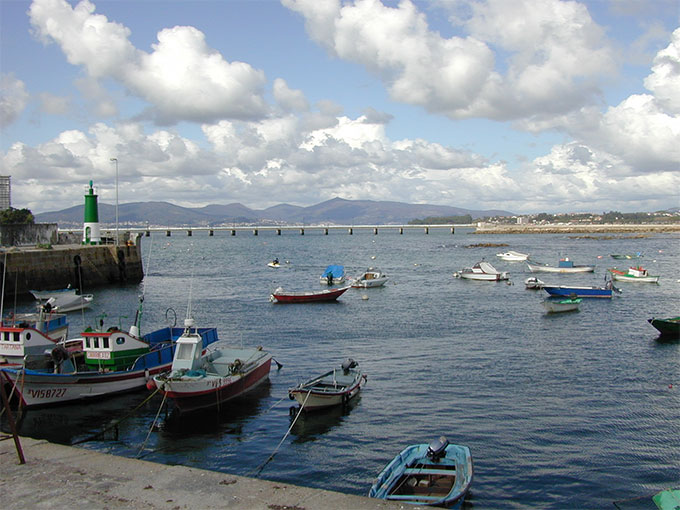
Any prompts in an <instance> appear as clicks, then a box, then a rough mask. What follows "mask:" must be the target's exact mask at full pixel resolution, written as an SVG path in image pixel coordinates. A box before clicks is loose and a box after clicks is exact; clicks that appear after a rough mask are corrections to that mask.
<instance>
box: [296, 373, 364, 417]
mask: <svg viewBox="0 0 680 510" xmlns="http://www.w3.org/2000/svg"><path fill="white" fill-rule="evenodd" d="M363 382H364V378H363V377H362V378H360V379H359V380H358V381H357V383H356V384H355V385H353V386H352V387H351V388H347V389H346V390H343V391H339V392H335V393H320V392H315V391H309V390H304V389H295V390H291V391H290V393H289V394H290V396H291V397H292V398H293V399H295V401H296V402H297V403H298V404H300V405H301V406H304V410H305V411H318V410H319V409H325V408H328V407H333V406H339V405H346V404H348V403H349V401H350V400H352V399H353V398H354V397H356V396H357V395H358V394H359V391H361V386H362V384H363ZM308 394H309V396H308Z"/></svg>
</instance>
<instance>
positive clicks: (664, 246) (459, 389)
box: [3, 229, 680, 509]
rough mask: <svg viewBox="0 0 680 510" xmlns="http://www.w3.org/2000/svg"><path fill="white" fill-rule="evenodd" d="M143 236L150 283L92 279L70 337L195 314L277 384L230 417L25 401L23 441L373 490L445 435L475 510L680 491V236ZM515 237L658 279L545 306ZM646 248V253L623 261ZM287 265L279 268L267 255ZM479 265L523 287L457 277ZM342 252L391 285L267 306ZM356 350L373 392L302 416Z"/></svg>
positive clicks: (560, 505)
mask: <svg viewBox="0 0 680 510" xmlns="http://www.w3.org/2000/svg"><path fill="white" fill-rule="evenodd" d="M142 243H143V244H142V251H143V257H144V265H145V272H146V276H145V278H144V280H143V282H142V283H141V284H139V285H128V286H115V287H111V288H97V289H84V291H86V292H88V293H89V292H92V293H94V295H95V298H94V303H93V305H92V307H91V308H90V309H89V310H87V311H84V312H74V313H71V314H69V320H70V324H71V331H72V333H73V334H76V333H77V331H79V330H81V329H82V328H83V327H86V326H88V325H92V324H95V323H98V322H99V320H101V319H103V320H104V321H105V324H106V325H109V326H111V325H116V326H121V327H124V328H127V327H128V326H129V325H130V324H131V323H132V321H133V319H134V313H135V310H136V307H137V304H138V297H139V296H140V295H143V296H144V302H143V311H144V313H143V319H142V328H141V329H142V333H144V332H148V331H151V330H153V329H156V328H159V327H163V326H165V325H167V324H173V323H176V324H177V325H180V326H181V325H182V323H183V319H184V318H185V317H186V315H187V313H190V314H191V315H192V316H193V317H194V318H195V320H196V324H197V325H198V326H199V327H209V326H213V327H216V328H217V329H218V333H219V336H220V338H221V340H222V341H223V342H226V343H230V344H233V345H237V346H241V345H243V346H258V345H261V346H262V347H263V348H264V349H266V350H268V351H270V352H271V353H272V354H273V355H274V357H275V359H276V360H277V361H278V362H279V363H280V364H281V365H283V367H282V368H281V369H277V368H276V365H274V364H273V365H272V371H271V373H270V380H269V383H267V384H265V385H263V386H261V387H259V388H258V389H257V390H256V391H255V392H253V393H252V394H251V395H250V396H249V397H248V398H244V399H240V400H238V401H234V402H233V403H232V405H230V406H228V409H226V410H223V411H222V412H221V413H219V414H216V413H207V414H201V415H199V416H194V417H191V416H190V417H180V418H178V417H177V416H176V415H175V414H174V413H172V412H170V411H171V409H172V405H171V404H170V406H169V407H168V406H165V409H161V403H162V402H163V400H162V398H161V397H160V395H156V396H154V397H153V398H151V399H150V400H147V398H148V396H149V394H150V392H149V391H148V390H146V389H143V390H141V391H139V392H135V393H132V394H128V395H123V396H119V397H115V398H110V399H106V400H102V401H99V402H96V403H89V404H87V405H80V404H75V405H69V406H63V407H57V408H47V409H39V410H32V411H28V412H27V413H25V415H24V416H23V418H22V421H21V423H20V426H21V433H22V434H25V435H30V436H33V437H38V438H47V439H49V440H52V441H55V442H59V443H64V444H76V443H77V444H79V445H80V446H81V447H84V448H89V449H93V450H97V451H103V452H107V453H113V454H116V455H121V456H126V457H139V458H143V459H145V460H148V461H152V462H158V463H163V464H179V465H184V466H192V467H197V468H205V469H211V470H217V471H221V472H224V473H231V474H237V475H244V476H257V477H261V478H264V479H268V480H275V481H280V482H285V483H291V484H299V485H304V486H310V487H318V488H323V489H330V490H336V491H341V492H346V493H352V494H361V495H365V494H367V493H368V490H369V488H370V486H371V483H372V482H373V480H374V479H375V477H376V476H377V474H378V473H379V472H380V470H381V469H382V468H383V467H384V466H385V465H386V464H387V463H388V462H389V461H390V460H391V459H392V458H393V457H394V456H395V455H396V454H397V453H398V452H399V451H401V450H402V449H403V448H404V447H405V446H406V445H409V444H413V443H429V442H430V441H431V440H433V439H436V438H438V437H439V436H441V435H445V436H446V437H447V438H448V439H449V441H450V442H452V443H456V444H463V445H466V446H468V447H469V448H470V450H471V452H472V456H473V461H474V482H473V485H472V491H471V493H470V496H469V498H468V502H467V503H466V507H467V508H472V507H474V508H478V509H501V508H503V509H508V508H522V509H527V508H530V509H531V508H541V509H544V508H547V509H567V508H583V509H590V508H592V509H595V508H610V507H611V508H613V505H612V502H613V501H615V500H621V499H626V498H634V497H638V496H642V495H645V494H651V493H654V492H656V491H658V490H661V489H664V488H668V487H671V486H678V485H680V419H679V417H680V344H679V343H678V342H677V341H670V342H664V341H659V340H658V339H657V337H658V335H657V331H656V330H655V329H654V328H653V327H651V325H650V324H648V322H647V319H648V318H651V317H655V316H656V317H668V316H677V315H680V271H679V266H680V264H679V261H680V256H679V255H680V236H678V235H677V234H650V235H613V236H609V235H599V234H598V235H567V234H543V235H484V236H480V235H473V234H472V232H471V231H470V230H460V229H459V230H457V231H456V233H455V235H451V233H450V232H449V231H448V230H447V229H441V230H438V229H430V232H429V234H426V233H425V232H424V230H423V231H420V230H415V231H405V232H404V233H403V234H402V235H400V234H399V233H398V231H397V230H387V229H385V230H381V231H379V233H378V235H375V234H374V233H373V231H361V232H360V231H357V230H355V231H354V233H353V235H349V234H348V233H345V232H339V231H331V232H330V233H329V234H328V235H324V233H323V231H314V230H310V229H306V230H305V234H304V235H300V234H299V233H298V232H286V231H284V232H283V233H282V235H276V233H275V232H262V231H261V232H260V233H259V235H257V236H255V235H252V233H246V232H239V233H238V235H236V236H230V235H228V233H226V232H216V234H215V236H212V237H210V236H208V235H207V233H205V234H201V233H194V235H193V236H191V237H189V236H186V235H177V234H175V235H173V236H172V237H166V236H165V235H162V234H154V235H152V236H151V237H148V238H147V237H144V238H142ZM510 249H511V250H515V251H520V252H524V253H530V254H531V258H532V259H534V260H537V261H539V262H544V263H550V264H555V265H556V264H557V261H558V259H559V258H560V257H564V256H569V257H570V258H571V259H572V260H573V261H574V263H576V264H596V271H595V272H594V273H584V274H571V275H559V274H538V275H537V276H539V277H540V278H541V279H542V280H543V281H545V282H546V283H554V284H561V285H569V284H573V285H601V284H603V283H604V277H605V274H606V269H607V268H611V267H615V266H618V267H619V269H625V268H626V267H627V266H628V265H631V264H632V263H638V262H639V263H641V264H642V265H643V266H644V267H646V268H647V269H648V270H649V272H650V274H659V275H661V279H660V283H659V284H658V285H656V284H648V283H623V282H620V283H617V286H618V287H619V288H621V289H622V290H623V292H622V293H621V294H620V295H618V296H615V297H614V298H613V299H584V300H583V302H582V303H581V307H580V310H579V311H577V312H570V313H561V314H547V313H546V312H545V309H544V308H543V307H542V306H541V300H543V299H545V297H546V296H547V294H546V293H545V292H544V291H532V290H526V289H525V287H524V280H525V279H526V278H527V277H529V276H531V273H529V271H528V268H527V266H526V264H524V263H522V262H504V261H502V260H500V259H499V258H498V257H496V254H497V253H501V252H504V251H507V250H510ZM636 252H642V253H644V257H643V258H642V259H640V260H636V261H622V260H614V259H613V258H611V257H610V254H615V253H636ZM275 257H278V259H279V260H280V261H281V263H282V265H281V267H280V268H277V269H274V268H270V267H268V266H267V263H268V262H269V261H271V260H272V259H274V258H275ZM482 259H484V260H486V261H488V262H491V263H492V264H493V265H494V266H495V267H496V268H497V269H498V270H501V271H508V272H509V274H510V280H509V281H508V282H498V283H496V282H478V281H468V280H463V279H457V278H454V272H456V271H460V270H461V269H463V268H464V267H466V266H471V265H472V264H474V263H476V262H478V261H480V260H482ZM329 264H342V265H344V266H345V269H346V271H347V273H348V274H349V275H350V276H358V275H359V274H360V273H361V272H362V271H363V270H365V269H366V268H368V267H377V268H379V269H381V270H383V271H384V272H385V273H386V274H387V275H388V276H389V277H390V280H389V281H388V283H387V284H386V285H385V286H384V287H382V288H376V289H350V290H348V291H347V292H346V293H345V294H343V295H342V296H341V297H340V299H339V300H338V301H337V302H333V303H314V304H292V305H291V304H288V305H284V304H276V303H272V302H270V299H269V296H270V293H271V291H272V290H274V289H275V288H276V287H279V286H281V287H284V289H288V290H300V291H305V290H316V289H320V288H323V287H321V285H320V283H319V277H320V275H321V273H322V272H323V271H324V269H325V267H326V266H327V265H329ZM22 306H23V307H24V308H30V307H31V306H32V303H30V302H27V303H22V302H20V303H19V308H21V307H22ZM346 358H353V359H355V360H356V361H357V362H358V363H359V367H360V369H361V370H362V371H363V372H364V373H365V374H366V375H367V376H368V382H367V384H366V386H365V387H364V389H363V390H362V392H361V393H360V396H359V397H357V398H356V399H354V400H353V402H352V403H351V405H350V406H349V408H348V409H340V408H337V409H331V410H328V411H325V412H318V413H310V414H302V415H300V417H299V418H297V420H295V415H294V414H291V411H290V408H291V407H292V406H293V405H294V403H293V402H292V401H290V400H289V399H288V395H287V391H288V388H290V387H292V386H295V385H296V384H298V383H300V382H302V381H304V380H306V379H307V378H309V377H311V376H314V375H317V374H320V373H322V372H324V371H327V370H330V369H331V368H333V367H336V366H340V364H341V363H342V361H343V360H345V359H346ZM157 416H158V420H156V417H157ZM154 423H155V426H154ZM3 428H4V429H6V428H7V427H6V424H4V425H3ZM272 454H274V455H273V458H271V459H270V457H271V456H272ZM268 459H269V460H268Z"/></svg>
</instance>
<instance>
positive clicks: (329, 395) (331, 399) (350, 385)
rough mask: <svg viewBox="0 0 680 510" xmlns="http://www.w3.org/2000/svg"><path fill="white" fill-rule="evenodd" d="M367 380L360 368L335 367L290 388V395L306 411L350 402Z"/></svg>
mask: <svg viewBox="0 0 680 510" xmlns="http://www.w3.org/2000/svg"><path fill="white" fill-rule="evenodd" d="M355 366H356V363H355ZM365 382H366V376H365V375H363V374H362V373H361V372H359V370H353V369H349V370H347V371H345V370H344V369H334V370H331V371H330V372H326V373H325V374H323V375H321V376H319V377H316V378H314V379H312V380H310V381H307V382H304V383H302V384H299V385H298V386H296V387H295V388H291V389H289V390H288V396H289V397H290V399H291V400H295V401H297V403H298V404H300V407H301V408H302V409H304V410H305V411H314V410H319V409H324V408H328V407H333V406H338V405H346V404H348V403H349V401H350V400H352V399H353V398H354V397H356V396H357V394H358V393H359V391H361V387H362V386H363V384H364V383H365Z"/></svg>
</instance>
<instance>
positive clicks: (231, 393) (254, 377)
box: [167, 358, 272, 413]
mask: <svg viewBox="0 0 680 510" xmlns="http://www.w3.org/2000/svg"><path fill="white" fill-rule="evenodd" d="M271 362H272V360H271V358H269V359H268V360H267V361H266V362H265V363H263V364H262V365H260V366H259V367H257V368H256V369H255V370H253V371H252V372H249V373H248V374H247V375H246V376H245V377H242V378H240V379H239V380H238V381H236V382H234V383H233V384H230V385H228V386H222V387H220V388H216V389H215V390H213V391H209V392H200V393H177V392H174V391H168V392H167V396H168V397H170V398H172V399H173V401H174V402H175V406H176V407H177V409H179V411H180V412H181V413H188V412H192V411H198V410H201V409H209V408H211V407H216V408H219V407H220V406H221V405H222V404H224V403H225V402H227V401H229V400H231V399H233V398H236V397H238V396H241V395H243V394H244V393H246V392H248V391H250V390H252V389H253V388H255V387H256V386H258V385H259V384H260V383H262V382H264V381H265V380H266V379H267V378H268V377H269V370H270V368H271Z"/></svg>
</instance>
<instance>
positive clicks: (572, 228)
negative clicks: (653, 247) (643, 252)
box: [475, 223, 680, 234]
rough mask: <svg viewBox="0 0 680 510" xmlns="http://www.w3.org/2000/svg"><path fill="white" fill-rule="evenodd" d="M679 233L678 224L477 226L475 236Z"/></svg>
mask: <svg viewBox="0 0 680 510" xmlns="http://www.w3.org/2000/svg"><path fill="white" fill-rule="evenodd" d="M669 232H680V224H667V225H653V224H649V225H494V224H491V223H483V224H481V225H478V226H477V228H476V230H475V234H631V233H669Z"/></svg>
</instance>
